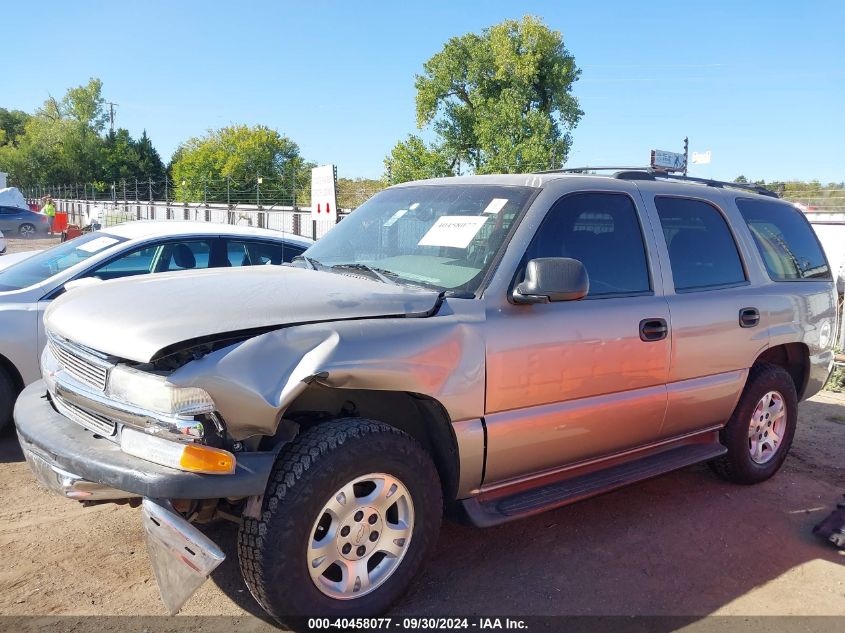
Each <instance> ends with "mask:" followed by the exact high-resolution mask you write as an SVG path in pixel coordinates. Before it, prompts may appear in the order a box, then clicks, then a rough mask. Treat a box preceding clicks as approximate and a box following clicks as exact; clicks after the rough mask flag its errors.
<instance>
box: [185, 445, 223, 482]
mask: <svg viewBox="0 0 845 633" xmlns="http://www.w3.org/2000/svg"><path fill="white" fill-rule="evenodd" d="M179 465H180V467H181V468H183V469H184V470H191V471H193V472H195V473H221V474H226V475H228V474H230V473H233V472H235V456H234V455H232V454H231V453H230V452H229V451H224V450H222V449H219V448H211V447H210V446H203V445H202V444H187V445H186V446H185V448H184V449H183V450H182V457H181V458H180V459H179Z"/></svg>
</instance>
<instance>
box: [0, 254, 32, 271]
mask: <svg viewBox="0 0 845 633" xmlns="http://www.w3.org/2000/svg"><path fill="white" fill-rule="evenodd" d="M40 252H41V251H40V250H35V251H24V252H23V253H9V254H7V255H3V256H2V257H0V270H4V269H6V268H8V267H9V266H11V265H12V264H17V263H18V262H22V261H23V260H25V259H29V258H30V257H32V256H33V255H36V254H38V253H40Z"/></svg>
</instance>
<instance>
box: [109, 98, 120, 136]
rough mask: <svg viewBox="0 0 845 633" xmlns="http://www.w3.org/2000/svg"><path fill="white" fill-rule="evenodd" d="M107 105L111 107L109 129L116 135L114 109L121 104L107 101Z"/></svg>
mask: <svg viewBox="0 0 845 633" xmlns="http://www.w3.org/2000/svg"><path fill="white" fill-rule="evenodd" d="M106 104H107V105H108V106H109V127H110V129H111V131H112V134H114V107H115V106H116V105H120V104H118V103H114V102H112V101H106Z"/></svg>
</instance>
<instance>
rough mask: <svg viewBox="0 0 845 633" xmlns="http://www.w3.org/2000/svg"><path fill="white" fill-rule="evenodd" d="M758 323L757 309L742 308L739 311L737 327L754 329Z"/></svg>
mask: <svg viewBox="0 0 845 633" xmlns="http://www.w3.org/2000/svg"><path fill="white" fill-rule="evenodd" d="M759 322H760V311H759V310H758V309H757V308H743V309H742V310H740V311H739V327H754V326H755V325H757V324H758V323H759Z"/></svg>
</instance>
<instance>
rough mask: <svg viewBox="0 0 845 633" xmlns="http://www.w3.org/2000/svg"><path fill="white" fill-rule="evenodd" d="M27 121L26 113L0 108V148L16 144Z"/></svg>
mask: <svg viewBox="0 0 845 633" xmlns="http://www.w3.org/2000/svg"><path fill="white" fill-rule="evenodd" d="M28 120H29V115H28V114H27V113H26V112H23V111H21V110H7V109H6V108H0V146H2V145H6V144H10V145H14V144H16V142H17V139H18V137H19V136H20V135H21V134H23V132H24V127H25V126H26V122H27V121H28Z"/></svg>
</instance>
